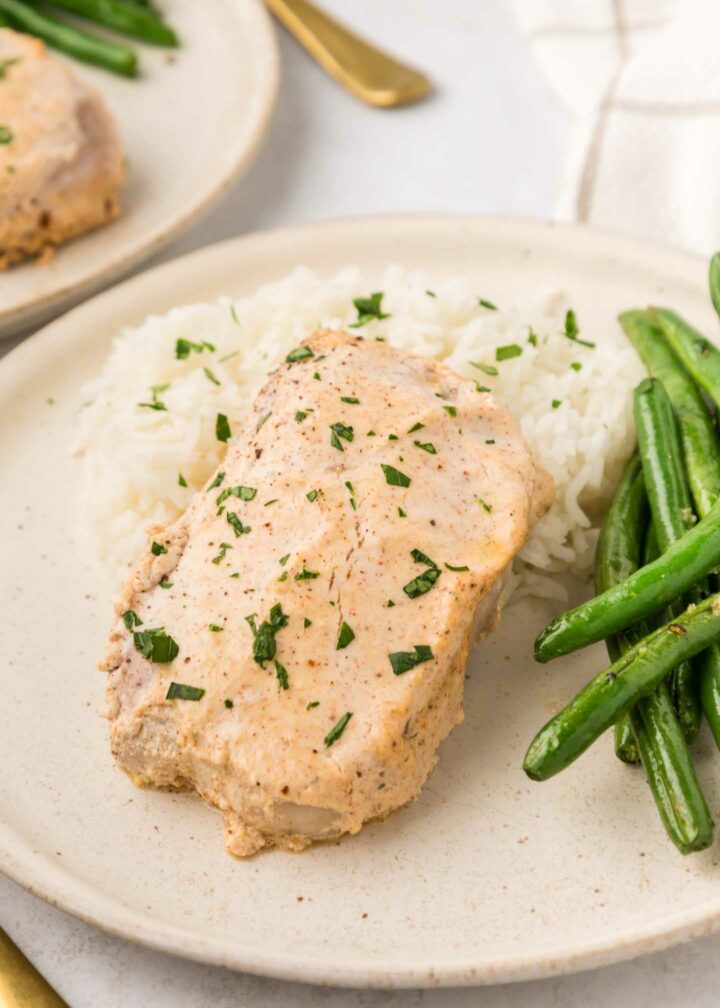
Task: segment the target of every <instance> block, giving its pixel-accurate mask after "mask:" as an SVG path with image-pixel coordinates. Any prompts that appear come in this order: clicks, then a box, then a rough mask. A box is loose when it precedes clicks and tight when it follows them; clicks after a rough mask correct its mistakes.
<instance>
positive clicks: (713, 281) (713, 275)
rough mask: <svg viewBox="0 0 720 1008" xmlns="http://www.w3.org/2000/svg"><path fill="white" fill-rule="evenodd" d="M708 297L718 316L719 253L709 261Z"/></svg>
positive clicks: (719, 310) (719, 290)
mask: <svg viewBox="0 0 720 1008" xmlns="http://www.w3.org/2000/svg"><path fill="white" fill-rule="evenodd" d="M709 274H710V277H709V279H710V297H711V298H712V303H713V306H714V308H715V311H716V312H717V313H718V315H720V252H716V253H715V255H714V256H713V257H712V259H711V260H710V270H709Z"/></svg>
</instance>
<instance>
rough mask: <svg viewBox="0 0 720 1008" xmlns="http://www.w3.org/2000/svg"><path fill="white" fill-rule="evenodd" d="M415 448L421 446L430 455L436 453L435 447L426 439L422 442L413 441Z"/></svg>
mask: <svg viewBox="0 0 720 1008" xmlns="http://www.w3.org/2000/svg"><path fill="white" fill-rule="evenodd" d="M413 444H414V445H415V447H416V448H422V450H423V451H426V452H428V453H429V454H430V455H437V448H436V447H435V445H434V444H432V442H430V441H426V442H425V443H424V444H423V442H422V441H413Z"/></svg>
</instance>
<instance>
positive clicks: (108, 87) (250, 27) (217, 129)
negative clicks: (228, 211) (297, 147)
mask: <svg viewBox="0 0 720 1008" xmlns="http://www.w3.org/2000/svg"><path fill="white" fill-rule="evenodd" d="M210 6H211V7H212V16H210V15H209V11H208V5H207V4H205V3H198V2H197V0H168V2H167V4H166V5H165V8H166V13H167V17H168V19H169V20H170V21H171V22H172V24H173V26H174V27H175V28H176V29H177V31H178V33H179V35H180V37H181V39H182V47H181V48H180V49H178V50H176V51H173V52H172V54H171V55H169V51H168V50H163V49H156V48H152V47H150V46H142V45H139V46H138V47H137V48H138V51H139V54H140V62H141V66H142V70H143V76H142V78H141V79H140V80H132V81H127V80H122V79H119V78H117V77H115V76H113V75H112V74H109V73H105V72H103V71H102V70H96V69H94V68H92V67H88V66H84V65H83V64H80V63H76V62H72V64H71V65H72V67H73V69H74V70H75V71H76V73H77V74H78V76H80V77H82V78H83V79H84V80H87V81H88V82H89V83H91V84H92V85H93V86H94V87H95V88H96V89H97V90H98V91H99V92H100V93H101V94H102V95H103V97H104V98H105V100H106V102H107V104H108V106H109V108H110V111H111V112H112V114H113V116H114V118H115V119H116V121H117V123H118V126H119V129H120V134H121V137H122V142H123V146H124V149H125V153H126V155H127V158H128V168H129V172H128V176H129V177H128V185H127V187H126V188H125V190H124V194H123V198H122V207H123V212H122V216H121V217H120V218H119V219H118V220H117V221H116V222H114V223H113V224H111V225H109V226H108V227H104V228H101V229H99V230H98V231H96V232H92V233H90V234H88V235H85V236H84V237H81V238H79V239H77V240H76V241H74V242H71V243H69V244H68V245H64V246H62V247H61V248H60V249H58V251H57V253H56V255H55V256H54V257H53V258H52V259H51V260H50V262H49V263H47V264H45V265H38V264H37V263H29V264H26V265H23V266H17V267H15V268H13V269H11V270H8V271H6V272H3V273H0V337H2V336H9V335H11V333H13V332H16V331H19V330H20V329H22V328H25V327H29V326H31V325H33V324H38V323H39V322H41V321H44V320H45V319H47V318H49V317H50V316H51V315H52V314H54V313H57V312H59V311H60V310H61V309H63V308H66V307H68V306H69V305H71V304H76V303H77V302H78V301H80V300H81V299H82V298H83V297H86V296H87V295H88V294H89V293H90V292H91V291H93V290H97V289H99V288H100V287H101V286H102V285H105V284H108V283H109V282H110V281H111V280H113V279H115V278H116V277H118V276H120V275H121V274H122V273H123V272H125V271H127V270H129V269H130V267H132V266H133V265H136V264H137V263H139V262H140V261H141V260H143V259H145V258H147V257H148V256H150V255H152V254H153V253H155V252H157V251H158V250H159V249H160V248H162V246H163V245H165V244H167V242H169V241H170V240H171V239H173V238H175V237H176V236H177V235H178V234H180V233H181V232H182V231H183V230H185V229H186V228H187V227H189V226H190V224H192V223H193V221H194V220H195V219H196V218H197V217H198V216H199V215H200V214H201V213H203V212H204V211H206V210H207V209H209V207H210V206H211V205H212V203H213V202H214V201H215V200H217V199H218V198H219V197H220V196H221V195H222V194H223V193H224V192H225V191H226V190H227V188H228V187H229V186H230V185H231V184H232V183H233V181H234V180H235V179H236V178H237V177H238V175H239V173H240V172H241V171H242V170H243V169H244V168H246V167H247V165H248V164H249V162H250V161H251V159H252V157H253V155H254V154H255V152H256V150H257V149H258V146H259V144H260V141H261V139H262V137H263V136H264V133H265V130H266V127H267V125H268V122H269V119H270V114H271V112H272V108H273V104H274V101H275V94H276V91H277V84H278V53H277V47H276V43H275V38H274V34H273V28H272V25H271V23H270V19H269V17H268V15H267V13H266V12H265V9H264V5H263V4H262V3H260V2H259V0H212V4H211V5H210Z"/></svg>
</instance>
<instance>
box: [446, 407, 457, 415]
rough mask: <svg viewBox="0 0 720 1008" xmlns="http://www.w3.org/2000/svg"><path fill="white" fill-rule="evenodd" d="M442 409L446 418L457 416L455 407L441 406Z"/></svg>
mask: <svg viewBox="0 0 720 1008" xmlns="http://www.w3.org/2000/svg"><path fill="white" fill-rule="evenodd" d="M443 409H444V410H445V412H446V413H447V415H448V416H451V417H456V416H457V406H443Z"/></svg>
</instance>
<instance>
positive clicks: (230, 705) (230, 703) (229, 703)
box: [223, 700, 235, 710]
mask: <svg viewBox="0 0 720 1008" xmlns="http://www.w3.org/2000/svg"><path fill="white" fill-rule="evenodd" d="M223 704H224V705H225V706H226V707H227V708H228V710H231V709H232V708H233V707H234V706H235V704H234V703H233V702H232V700H223Z"/></svg>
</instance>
